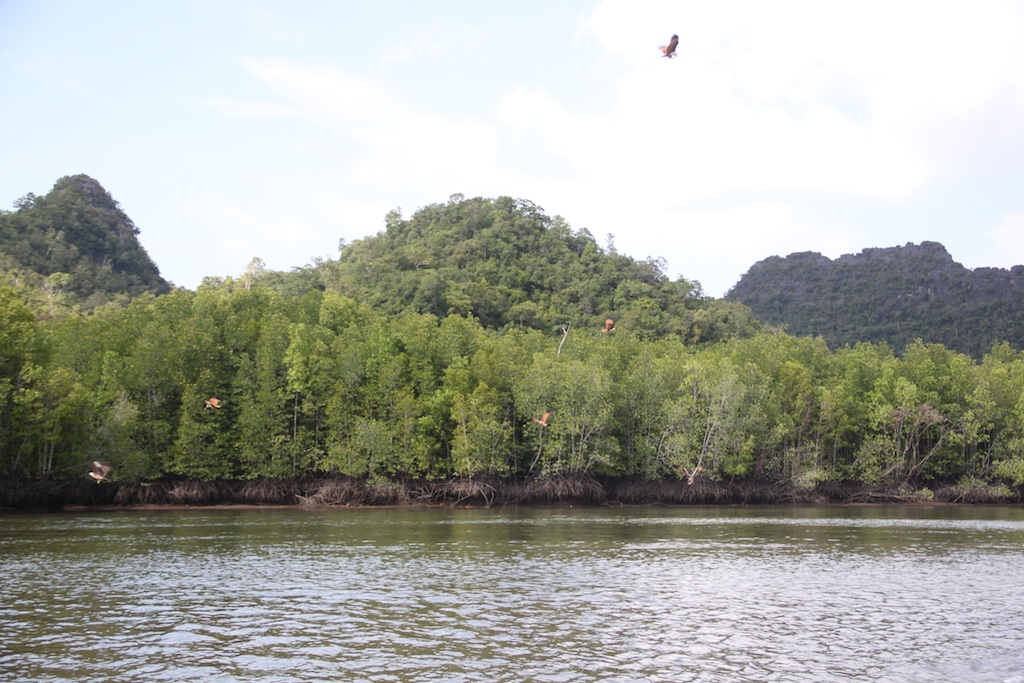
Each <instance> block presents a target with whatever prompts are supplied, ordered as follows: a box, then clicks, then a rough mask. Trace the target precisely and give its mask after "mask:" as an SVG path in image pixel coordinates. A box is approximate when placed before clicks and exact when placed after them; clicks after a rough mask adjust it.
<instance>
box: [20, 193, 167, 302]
mask: <svg viewBox="0 0 1024 683" xmlns="http://www.w3.org/2000/svg"><path fill="white" fill-rule="evenodd" d="M16 206H17V210H16V211H14V212H0V283H2V282H7V283H8V284H17V285H18V286H19V287H21V288H23V289H24V290H25V292H26V294H27V295H28V296H29V298H31V299H32V300H33V302H34V303H35V306H36V308H38V309H39V310H40V311H41V312H45V313H47V314H48V315H51V316H53V315H58V314H59V313H60V312H61V311H64V310H67V309H73V308H81V309H83V310H91V309H93V308H95V307H97V306H99V305H101V304H103V303H105V302H108V301H114V300H118V301H121V302H124V301H127V300H128V299H130V298H132V297H136V296H139V295H140V294H142V293H143V292H151V293H153V294H162V293H166V292H167V291H169V290H170V285H169V284H168V283H167V282H166V281H164V279H163V278H161V277H160V272H159V271H158V270H157V267H156V266H155V265H154V264H153V262H152V260H150V258H149V255H148V254H147V253H146V251H145V249H143V248H142V246H141V245H140V244H139V241H138V234H139V230H138V228H136V227H135V225H134V224H133V223H132V221H131V219H130V218H128V216H126V215H125V213H124V212H123V211H122V210H121V208H120V206H118V204H117V202H115V201H114V200H113V198H111V196H110V194H109V193H107V191H106V190H104V189H103V188H102V187H101V186H100V184H99V183H98V182H96V181H95V180H93V179H92V178H90V177H89V176H86V175H76V176H67V177H64V178H61V179H60V180H58V181H57V183H56V184H55V185H54V187H53V190H51V191H50V192H49V193H48V194H46V195H45V196H43V197H36V196H35V195H26V196H25V197H23V198H22V199H21V200H19V201H18V202H17V204H16Z"/></svg>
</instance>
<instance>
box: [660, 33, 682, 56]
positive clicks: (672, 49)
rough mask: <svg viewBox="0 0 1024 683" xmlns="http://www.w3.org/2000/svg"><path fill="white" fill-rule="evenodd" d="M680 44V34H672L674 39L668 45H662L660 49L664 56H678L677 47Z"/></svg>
mask: <svg viewBox="0 0 1024 683" xmlns="http://www.w3.org/2000/svg"><path fill="white" fill-rule="evenodd" d="M678 45H679V36H677V35H676V34H674V33H673V34H672V39H671V40H669V41H668V45H662V46H661V47H659V48H658V49H659V50H661V56H662V57H668V58H669V59H675V58H676V47H677V46H678Z"/></svg>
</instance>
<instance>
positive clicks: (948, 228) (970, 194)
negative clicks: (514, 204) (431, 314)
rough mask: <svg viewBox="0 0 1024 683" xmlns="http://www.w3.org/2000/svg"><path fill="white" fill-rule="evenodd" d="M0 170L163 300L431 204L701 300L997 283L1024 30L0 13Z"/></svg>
mask: <svg viewBox="0 0 1024 683" xmlns="http://www.w3.org/2000/svg"><path fill="white" fill-rule="evenodd" d="M673 33H676V34H678V35H679V49H678V57H677V58H676V59H673V60H669V59H664V58H661V57H660V52H659V51H658V46H659V45H663V44H665V43H666V42H668V39H669V37H670V36H671V34H673ZM0 159H2V161H0V206H2V207H5V208H11V207H12V206H13V203H14V201H15V200H16V199H18V198H19V197H21V196H23V195H24V194H26V193H28V192H34V193H36V194H45V193H46V192H48V191H49V190H50V189H51V188H52V187H53V184H54V183H55V182H56V181H57V179H59V178H60V177H62V176H65V175H73V174H77V173H85V174H88V175H90V176H92V177H93V178H95V179H96V180H98V181H99V182H100V183H101V184H102V185H103V186H104V187H105V188H106V189H107V190H108V191H109V192H110V193H111V194H112V195H113V197H114V199H116V200H117V201H118V202H120V204H121V206H122V208H123V209H124V210H125V212H126V213H127V214H128V216H130V217H131V219H132V220H133V221H134V222H135V224H136V225H137V226H138V228H139V229H140V230H141V235H140V237H141V240H142V243H143V245H144V246H145V247H146V249H147V250H148V251H149V254H150V256H151V257H152V258H153V260H154V261H155V262H156V264H157V265H158V266H159V268H160V270H161V272H162V274H163V275H164V277H165V278H167V279H169V280H171V281H172V282H174V283H175V284H177V285H180V286H183V287H188V288H194V287H196V286H197V285H198V284H199V282H200V281H201V280H202V278H203V277H204V276H207V275H215V276H224V275H237V274H239V273H241V272H242V271H243V270H244V269H245V266H246V265H247V264H248V263H249V261H250V260H251V259H252V258H253V257H256V256H258V257H260V258H262V259H263V260H264V261H265V262H266V264H267V266H268V267H270V268H273V269H277V270H289V269H291V268H292V267H296V266H302V265H305V264H307V263H309V262H310V261H311V260H312V258H313V257H317V256H326V257H332V258H333V257H336V256H337V254H338V242H339V240H340V239H345V240H347V241H349V242H351V241H352V240H355V239H360V238H362V237H366V236H368V235H372V234H375V233H377V232H378V231H380V230H382V229H383V227H384V216H385V214H386V213H387V212H388V211H390V210H391V209H395V208H398V207H400V208H401V210H402V212H403V214H404V215H405V216H410V215H411V214H412V213H413V212H414V211H415V210H416V209H417V208H419V207H421V206H425V205H427V204H433V203H443V202H446V201H447V200H448V197H449V196H450V195H452V194H454V193H461V194H463V195H465V196H466V197H476V196H483V197H497V196H502V195H509V196H512V197H517V198H522V199H528V200H530V201H533V202H534V203H536V204H538V205H540V206H541V207H543V208H544V209H545V211H546V212H547V213H548V215H551V216H554V215H561V216H562V217H564V218H565V219H566V220H567V221H568V222H569V224H570V225H571V226H572V227H573V228H576V229H579V228H586V229H587V230H589V231H590V232H591V233H592V234H593V235H594V237H595V238H596V239H597V242H598V244H600V245H601V246H602V247H607V246H608V245H609V238H608V235H612V236H613V238H612V239H613V243H614V247H615V248H616V249H617V250H618V251H619V252H620V253H625V254H628V255H630V256H633V257H635V258H639V259H643V258H647V257H649V256H650V257H655V258H658V257H663V258H664V259H665V261H666V263H667V274H668V275H669V276H670V277H672V278H676V277H680V276H682V277H685V278H687V279H691V280H697V281H699V282H700V283H701V284H702V285H703V286H704V290H705V292H706V293H707V294H709V295H712V296H721V295H723V294H725V292H726V291H727V290H728V289H729V288H730V287H732V286H733V285H734V284H735V283H736V282H737V281H738V280H739V278H740V276H742V275H743V273H744V272H746V271H747V270H748V269H749V268H750V266H751V265H753V264H754V263H755V262H757V261H759V260H761V259H763V258H766V257H768V256H771V255H780V256H784V255H787V254H790V253H793V252H798V251H818V252H821V253H824V254H825V255H826V256H829V257H832V258H835V257H838V256H840V255H842V254H846V253H856V252H859V251H861V250H862V249H865V248H869V247H888V246H895V245H902V244H906V243H908V242H914V243H919V242H921V241H924V240H933V241H938V242H941V243H942V244H944V245H945V246H946V248H947V249H948V250H949V252H950V253H951V254H952V256H953V258H954V260H956V261H958V262H960V263H962V264H964V265H965V266H967V267H969V268H976V267H980V266H998V267H1003V268H1008V267H1011V266H1013V265H1017V264H1024V2H1019V1H1018V2H1009V1H1007V2H1001V1H999V0H981V1H979V2H969V1H968V0H958V1H956V2H941V1H936V0H928V1H926V2H904V1H901V0H884V1H881V0H880V1H878V2H873V1H872V0H858V1H857V2H843V1H842V0H834V1H828V2H822V1H820V0H811V1H808V2H796V1H793V2H790V1H784V0H772V1H770V2H766V1H764V0H753V1H751V2H739V1H737V2H730V1H728V0H718V1H715V2H709V1H707V0H699V1H697V2H685V1H682V0H647V1H644V0H603V1H597V0H558V1H557V2H556V1H554V0H539V1H530V0H516V1H514V2H513V1H511V0H510V1H508V2H487V1H482V0H466V1H454V0H451V1H446V0H432V1H431V2H424V1H422V0H412V1H409V2H397V1H394V2H392V1H388V0H374V1H372V2H371V1H369V0H367V1H365V2H354V1H353V2H346V1H336V2H327V1H325V2H303V1H301V0H298V1H296V0H287V1H284V0H281V1H275V0H195V1H192V0H180V1H178V2H159V3H158V2H139V1H138V0H129V1H123V2H122V1H115V0H108V1H105V0H90V1H88V2H84V1H81V0H67V1H58V0H0Z"/></svg>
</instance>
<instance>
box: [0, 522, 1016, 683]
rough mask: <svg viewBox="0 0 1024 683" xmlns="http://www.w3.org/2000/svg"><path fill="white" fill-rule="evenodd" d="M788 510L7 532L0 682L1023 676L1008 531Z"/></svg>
mask: <svg viewBox="0 0 1024 683" xmlns="http://www.w3.org/2000/svg"><path fill="white" fill-rule="evenodd" d="M377 512H379V513H380V514H376V513H377ZM807 514H808V513H806V512H804V511H801V512H799V513H796V514H787V513H785V512H778V513H776V514H774V515H773V514H771V513H767V512H765V511H753V512H752V513H747V514H745V515H740V514H735V513H733V514H732V516H730V515H724V516H723V515H722V514H721V513H720V512H716V513H715V514H712V515H710V516H706V517H705V516H695V515H696V513H694V512H692V511H685V512H684V511H678V512H677V511H670V512H665V511H659V512H651V511H626V512H615V513H611V512H601V511H591V512H581V513H578V514H577V513H567V512H564V511H549V512H543V511H542V512H536V511H531V512H522V513H518V512H508V511H502V512H492V511H460V512H452V511H370V512H363V511H359V512H356V511H342V512H324V513H322V514H316V515H314V514H310V513H308V512H300V511H290V510H280V511H270V512H267V511H259V512H253V511H249V512H239V511H234V512H228V511H212V512H211V511H192V512H184V513H175V514H171V513H166V514H137V513H135V514H132V513H126V514H111V515H107V516H98V515H64V516H39V517H32V516H24V517H18V518H9V520H8V521H10V522H11V523H10V524H9V525H8V528H7V530H6V531H5V532H4V535H3V536H2V537H0V550H2V551H3V554H2V555H0V558H2V559H0V569H2V571H0V595H3V596H4V598H3V601H2V602H0V619H2V622H3V624H4V629H2V631H0V677H4V678H13V679H27V680H47V681H77V680H85V679H88V680H157V681H163V680H174V681H178V680H210V681H261V682H263V681H265V682H278V681H280V682H290V681H318V680H332V681H334V680H347V681H367V682H377V681H382V682H383V681H453V682H454V681H523V680H532V681H572V682H577V681H587V682H590V681H594V682H597V681H601V682H627V681H628V682H634V681H645V682H655V681H698V680H699V681H708V680H710V681H718V680H721V681H776V680H785V681H823V680H851V679H855V680H862V679H865V678H877V679H884V680H887V681H925V680H928V681H934V680H972V681H1001V682H1006V683H1009V682H1011V681H1013V682H1014V683H1021V682H1022V681H1024V657H1022V655H1021V654H1020V653H1021V652H1024V573H1022V572H1021V571H1020V567H1021V566H1022V565H1021V560H1022V555H1024V520H1022V519H1021V518H1020V516H1019V515H1018V516H1016V517H1014V515H1013V514H1010V515H1009V516H1008V518H1006V519H988V520H986V519H956V518H934V519H913V518H910V519H907V518H903V519H892V518H874V519H872V518H863V517H857V516H853V517H850V518H846V519H844V518H842V517H836V516H834V513H833V512H828V513H826V514H828V515H829V516H827V517H821V518H815V517H813V516H812V517H808V516H807ZM857 514H860V513H857ZM941 514H943V515H949V514H951V513H949V512H943V513H941Z"/></svg>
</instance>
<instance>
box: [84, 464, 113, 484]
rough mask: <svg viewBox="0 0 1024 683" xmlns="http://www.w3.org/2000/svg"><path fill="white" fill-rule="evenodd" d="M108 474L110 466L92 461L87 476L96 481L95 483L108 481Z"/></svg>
mask: <svg viewBox="0 0 1024 683" xmlns="http://www.w3.org/2000/svg"><path fill="white" fill-rule="evenodd" d="M108 472H110V465H104V464H103V463H101V462H100V461H99V460H93V461H92V472H90V473H89V476H90V477H92V478H93V479H95V480H96V483H97V484H98V483H100V482H101V481H110V480H109V479H107V473H108Z"/></svg>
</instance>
